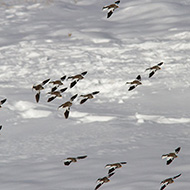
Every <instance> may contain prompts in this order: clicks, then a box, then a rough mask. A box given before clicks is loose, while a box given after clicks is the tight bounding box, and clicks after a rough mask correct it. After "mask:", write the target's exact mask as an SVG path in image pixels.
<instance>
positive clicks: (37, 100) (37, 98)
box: [35, 92, 40, 103]
mask: <svg viewBox="0 0 190 190" xmlns="http://www.w3.org/2000/svg"><path fill="white" fill-rule="evenodd" d="M35 98H36V102H37V103H38V102H39V100H40V92H38V93H37V94H36V96H35Z"/></svg>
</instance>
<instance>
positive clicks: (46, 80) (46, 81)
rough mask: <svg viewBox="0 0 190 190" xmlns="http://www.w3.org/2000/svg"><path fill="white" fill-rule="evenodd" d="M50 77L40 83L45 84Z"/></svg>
mask: <svg viewBox="0 0 190 190" xmlns="http://www.w3.org/2000/svg"><path fill="white" fill-rule="evenodd" d="M49 80H50V79H46V80H44V81H43V82H42V85H45V84H46V83H47V82H49Z"/></svg>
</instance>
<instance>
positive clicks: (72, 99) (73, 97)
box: [70, 94, 78, 101]
mask: <svg viewBox="0 0 190 190" xmlns="http://www.w3.org/2000/svg"><path fill="white" fill-rule="evenodd" d="M77 96H78V94H75V95H74V96H72V97H71V98H70V100H71V101H74V99H75V98H76V97H77Z"/></svg>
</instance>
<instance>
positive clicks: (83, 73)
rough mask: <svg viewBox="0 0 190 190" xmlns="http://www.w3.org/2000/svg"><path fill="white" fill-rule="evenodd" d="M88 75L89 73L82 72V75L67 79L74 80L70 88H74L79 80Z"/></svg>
mask: <svg viewBox="0 0 190 190" xmlns="http://www.w3.org/2000/svg"><path fill="white" fill-rule="evenodd" d="M86 74H87V71H85V72H82V73H81V74H77V75H73V76H69V77H68V78H67V79H71V80H73V81H72V82H71V84H70V88H72V87H73V86H75V85H76V84H77V82H78V81H79V80H82V79H84V76H85V75H86Z"/></svg>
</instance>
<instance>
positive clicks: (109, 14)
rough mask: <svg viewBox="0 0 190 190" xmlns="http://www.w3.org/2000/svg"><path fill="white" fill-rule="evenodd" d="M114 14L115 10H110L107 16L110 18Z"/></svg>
mask: <svg viewBox="0 0 190 190" xmlns="http://www.w3.org/2000/svg"><path fill="white" fill-rule="evenodd" d="M112 14H113V10H110V11H109V12H108V14H107V18H109V17H110V16H111V15H112Z"/></svg>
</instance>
